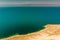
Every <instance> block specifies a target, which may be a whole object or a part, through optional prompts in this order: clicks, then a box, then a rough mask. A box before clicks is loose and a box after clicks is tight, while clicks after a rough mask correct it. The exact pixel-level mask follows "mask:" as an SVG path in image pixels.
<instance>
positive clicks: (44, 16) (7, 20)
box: [0, 7, 60, 38]
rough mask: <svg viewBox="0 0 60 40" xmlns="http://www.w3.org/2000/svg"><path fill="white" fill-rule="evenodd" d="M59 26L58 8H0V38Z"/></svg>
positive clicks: (59, 13)
mask: <svg viewBox="0 0 60 40" xmlns="http://www.w3.org/2000/svg"><path fill="white" fill-rule="evenodd" d="M46 24H60V7H0V38H5V37H8V36H11V35H14V34H16V33H18V34H27V33H31V32H35V31H38V30H41V29H43V28H44V27H43V26H44V25H46Z"/></svg>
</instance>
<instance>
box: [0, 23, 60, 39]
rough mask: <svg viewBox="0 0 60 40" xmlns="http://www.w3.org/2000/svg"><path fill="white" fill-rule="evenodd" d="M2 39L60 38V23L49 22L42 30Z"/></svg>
mask: <svg viewBox="0 0 60 40" xmlns="http://www.w3.org/2000/svg"><path fill="white" fill-rule="evenodd" d="M1 40H60V25H59V24H48V25H46V26H45V29H43V30H41V31H38V32H35V33H31V34H27V35H15V36H11V37H8V38H5V39H1Z"/></svg>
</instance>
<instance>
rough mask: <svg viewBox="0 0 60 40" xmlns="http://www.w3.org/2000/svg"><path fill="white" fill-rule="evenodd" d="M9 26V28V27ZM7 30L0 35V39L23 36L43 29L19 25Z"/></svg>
mask: <svg viewBox="0 0 60 40" xmlns="http://www.w3.org/2000/svg"><path fill="white" fill-rule="evenodd" d="M10 26H11V27H10ZM10 26H9V27H8V28H6V29H5V30H4V31H3V32H2V33H0V38H7V37H9V36H12V35H16V34H19V35H25V34H29V33H33V32H37V31H39V30H42V29H44V27H41V26H40V25H37V24H21V25H18V24H17V25H15V26H12V25H10Z"/></svg>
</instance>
